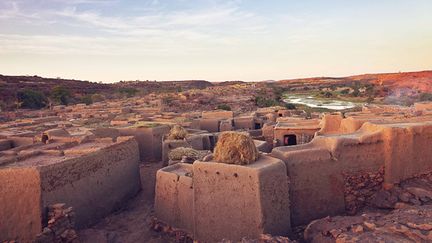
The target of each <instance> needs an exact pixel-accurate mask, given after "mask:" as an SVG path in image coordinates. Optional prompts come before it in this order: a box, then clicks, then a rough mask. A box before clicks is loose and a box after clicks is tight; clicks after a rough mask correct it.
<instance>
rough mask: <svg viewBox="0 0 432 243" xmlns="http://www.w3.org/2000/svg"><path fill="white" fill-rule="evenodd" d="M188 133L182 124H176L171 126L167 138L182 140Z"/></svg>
mask: <svg viewBox="0 0 432 243" xmlns="http://www.w3.org/2000/svg"><path fill="white" fill-rule="evenodd" d="M187 134H188V132H187V131H186V129H184V128H183V127H182V126H179V125H174V126H173V127H172V128H171V130H170V132H169V134H168V136H167V139H169V140H182V139H185V138H186V136H187Z"/></svg>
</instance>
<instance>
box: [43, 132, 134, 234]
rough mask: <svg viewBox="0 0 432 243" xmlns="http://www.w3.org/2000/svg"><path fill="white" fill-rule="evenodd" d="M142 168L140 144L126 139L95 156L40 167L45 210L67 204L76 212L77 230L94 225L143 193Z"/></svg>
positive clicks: (89, 155) (83, 155)
mask: <svg viewBox="0 0 432 243" xmlns="http://www.w3.org/2000/svg"><path fill="white" fill-rule="evenodd" d="M122 139H125V138H122ZM138 164H139V153H138V144H137V142H136V141H135V139H133V138H126V140H124V141H119V142H117V143H115V144H113V145H111V146H108V147H105V148H101V149H98V150H97V151H95V152H92V153H83V154H82V155H81V156H79V157H76V158H72V159H68V160H66V161H62V162H61V163H55V164H50V165H46V166H42V167H39V168H38V169H39V171H40V176H41V187H42V192H41V193H42V206H43V207H47V206H48V205H50V204H55V203H59V202H61V203H66V204H67V205H69V206H72V207H73V208H74V211H75V212H76V226H77V227H79V228H82V227H86V226H88V225H91V224H93V223H95V222H96V221H97V220H98V219H101V218H102V217H104V216H106V215H108V214H109V213H110V212H112V211H113V210H115V209H117V208H118V207H119V206H121V205H122V204H123V203H124V202H125V200H127V199H129V198H131V197H132V196H134V195H135V194H136V193H137V192H138V191H139V190H140V187H141V186H140V175H139V168H138Z"/></svg>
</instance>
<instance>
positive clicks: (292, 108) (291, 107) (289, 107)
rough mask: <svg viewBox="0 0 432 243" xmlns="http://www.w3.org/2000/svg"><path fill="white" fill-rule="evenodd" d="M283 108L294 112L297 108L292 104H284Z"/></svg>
mask: <svg viewBox="0 0 432 243" xmlns="http://www.w3.org/2000/svg"><path fill="white" fill-rule="evenodd" d="M285 108H287V109H288V110H295V109H297V107H296V106H295V105H294V104H293V103H286V104H285Z"/></svg>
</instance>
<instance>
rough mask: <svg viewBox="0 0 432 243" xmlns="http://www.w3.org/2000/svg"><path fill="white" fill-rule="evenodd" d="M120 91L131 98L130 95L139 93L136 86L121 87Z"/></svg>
mask: <svg viewBox="0 0 432 243" xmlns="http://www.w3.org/2000/svg"><path fill="white" fill-rule="evenodd" d="M118 92H119V93H120V94H122V95H126V97H128V98H130V97H134V96H135V95H136V94H137V93H138V90H137V89H135V88H120V89H119V90H118Z"/></svg>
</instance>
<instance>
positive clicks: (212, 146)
mask: <svg viewBox="0 0 432 243" xmlns="http://www.w3.org/2000/svg"><path fill="white" fill-rule="evenodd" d="M209 140H210V150H211V151H213V150H214V148H215V146H216V138H215V137H214V136H209Z"/></svg>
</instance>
